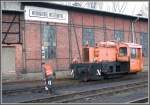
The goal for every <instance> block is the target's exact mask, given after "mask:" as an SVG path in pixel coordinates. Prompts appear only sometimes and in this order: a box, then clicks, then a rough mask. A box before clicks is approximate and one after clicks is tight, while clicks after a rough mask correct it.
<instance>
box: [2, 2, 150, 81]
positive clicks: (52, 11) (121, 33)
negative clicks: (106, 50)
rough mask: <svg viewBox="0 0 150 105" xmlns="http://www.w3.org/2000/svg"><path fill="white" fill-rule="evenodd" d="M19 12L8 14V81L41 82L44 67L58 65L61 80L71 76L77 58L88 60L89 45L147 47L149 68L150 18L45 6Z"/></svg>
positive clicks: (5, 58)
mask: <svg viewBox="0 0 150 105" xmlns="http://www.w3.org/2000/svg"><path fill="white" fill-rule="evenodd" d="M19 7H20V8H19V10H7V9H4V10H3V11H2V74H3V77H4V78H3V79H6V80H7V79H8V78H9V77H10V75H13V76H14V77H15V78H16V77H20V78H25V77H26V78H27V79H28V78H29V77H32V79H33V78H35V75H37V74H39V75H37V78H41V77H42V75H41V62H42V61H46V62H48V63H51V64H52V65H53V68H54V70H55V71H56V76H62V75H69V74H66V72H67V73H68V71H69V69H68V68H69V64H70V62H71V60H72V58H74V57H79V58H80V57H81V58H82V46H84V45H85V44H86V43H87V42H88V43H89V44H90V46H93V45H94V44H95V43H96V42H100V41H109V40H117V41H125V42H133V41H135V43H138V44H141V45H142V46H143V52H144V56H145V65H147V62H148V61H147V59H146V58H147V56H148V19H147V18H144V17H139V18H138V17H135V16H129V15H123V14H117V13H110V12H105V11H97V10H91V9H84V8H79V7H71V6H62V5H58V4H50V3H42V2H40V3H37V2H22V3H19ZM133 32H134V36H135V37H133ZM29 74H31V75H29ZM27 75H28V76H27ZM9 79H11V78H9ZM11 80H12V79H11Z"/></svg>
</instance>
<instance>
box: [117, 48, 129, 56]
mask: <svg viewBox="0 0 150 105" xmlns="http://www.w3.org/2000/svg"><path fill="white" fill-rule="evenodd" d="M126 55H127V48H126V47H120V48H119V56H126Z"/></svg>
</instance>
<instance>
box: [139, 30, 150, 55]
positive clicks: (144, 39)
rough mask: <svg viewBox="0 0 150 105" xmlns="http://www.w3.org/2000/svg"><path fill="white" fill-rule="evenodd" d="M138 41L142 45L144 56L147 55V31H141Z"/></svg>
mask: <svg viewBox="0 0 150 105" xmlns="http://www.w3.org/2000/svg"><path fill="white" fill-rule="evenodd" d="M140 36H141V37H140V43H141V45H142V52H143V54H144V56H145V57H147V56H148V33H144V32H142V33H141V35H140Z"/></svg>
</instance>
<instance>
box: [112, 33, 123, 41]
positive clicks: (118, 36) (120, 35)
mask: <svg viewBox="0 0 150 105" xmlns="http://www.w3.org/2000/svg"><path fill="white" fill-rule="evenodd" d="M114 38H115V40H116V41H123V40H124V33H123V31H118V30H116V31H115V35H114Z"/></svg>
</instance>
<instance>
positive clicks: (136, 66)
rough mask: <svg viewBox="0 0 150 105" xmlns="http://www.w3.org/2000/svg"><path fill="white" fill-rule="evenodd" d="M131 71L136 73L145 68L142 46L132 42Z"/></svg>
mask: <svg viewBox="0 0 150 105" xmlns="http://www.w3.org/2000/svg"><path fill="white" fill-rule="evenodd" d="M129 52H130V72H131V73H136V72H140V71H142V69H143V56H142V46H141V45H135V44H130V45H129Z"/></svg>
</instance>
